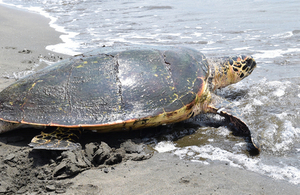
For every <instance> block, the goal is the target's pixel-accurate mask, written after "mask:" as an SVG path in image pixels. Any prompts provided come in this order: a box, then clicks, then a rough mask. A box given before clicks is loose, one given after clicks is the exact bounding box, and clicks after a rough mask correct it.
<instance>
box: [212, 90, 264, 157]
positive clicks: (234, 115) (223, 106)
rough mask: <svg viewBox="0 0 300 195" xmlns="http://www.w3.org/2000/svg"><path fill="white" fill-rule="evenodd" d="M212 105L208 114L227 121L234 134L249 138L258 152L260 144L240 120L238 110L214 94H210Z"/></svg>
mask: <svg viewBox="0 0 300 195" xmlns="http://www.w3.org/2000/svg"><path fill="white" fill-rule="evenodd" d="M211 96H212V103H211V105H209V107H208V112H210V113H215V114H219V115H221V116H223V117H225V118H226V119H227V120H229V122H230V124H231V125H232V126H233V127H234V129H235V130H236V133H237V134H239V135H243V136H249V137H250V138H251V141H252V144H253V146H254V147H255V148H257V149H258V151H260V144H259V143H258V141H257V135H256V133H255V132H254V131H251V130H250V129H249V127H248V126H247V124H246V123H245V122H244V120H243V119H242V114H241V112H239V109H238V108H237V107H236V106H234V105H233V104H232V103H230V102H229V101H227V100H225V99H224V98H222V97H219V96H217V95H215V94H211Z"/></svg>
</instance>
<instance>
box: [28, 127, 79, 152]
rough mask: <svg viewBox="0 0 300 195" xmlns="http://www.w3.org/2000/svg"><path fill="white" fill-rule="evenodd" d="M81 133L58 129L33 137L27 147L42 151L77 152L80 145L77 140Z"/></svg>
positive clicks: (75, 130)
mask: <svg viewBox="0 0 300 195" xmlns="http://www.w3.org/2000/svg"><path fill="white" fill-rule="evenodd" d="M80 135H81V131H80V130H79V129H67V128H61V127H58V128H57V129H56V130H54V131H52V132H50V133H45V132H41V134H40V135H37V136H35V137H34V138H33V139H32V140H31V143H29V144H28V145H29V146H30V147H32V148H33V149H44V150H77V149H81V145H80V144H79V143H76V142H77V141H78V140H79V137H80Z"/></svg>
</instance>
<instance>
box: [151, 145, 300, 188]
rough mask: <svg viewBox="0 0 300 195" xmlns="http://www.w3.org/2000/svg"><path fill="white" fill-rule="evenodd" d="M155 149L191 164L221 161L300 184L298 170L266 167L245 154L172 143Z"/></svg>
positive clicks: (216, 148) (274, 166)
mask: <svg viewBox="0 0 300 195" xmlns="http://www.w3.org/2000/svg"><path fill="white" fill-rule="evenodd" d="M155 149H156V150H157V151H158V152H171V153H173V154H175V155H177V156H179V157H180V158H182V159H185V158H188V159H189V160H191V161H193V162H199V163H202V164H210V161H222V162H226V163H228V164H229V165H230V166H232V167H238V168H242V169H246V170H249V171H253V172H256V173H260V174H263V175H267V176H269V177H272V178H274V179H280V180H287V181H289V182H290V183H293V184H300V170H299V169H298V168H296V167H293V166H290V165H284V164H281V165H268V164H266V163H264V162H262V160H261V159H260V158H252V157H249V156H247V155H245V154H235V153H232V152H229V151H226V150H223V149H221V148H219V147H214V146H212V145H203V146H187V147H183V148H179V147H176V145H175V144H174V143H173V142H170V141H167V142H166V141H163V142H159V143H158V144H157V145H156V146H155Z"/></svg>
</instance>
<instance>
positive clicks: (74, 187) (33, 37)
mask: <svg viewBox="0 0 300 195" xmlns="http://www.w3.org/2000/svg"><path fill="white" fill-rule="evenodd" d="M48 22H49V20H48V19H46V18H43V17H41V16H39V15H37V14H31V13H27V12H23V11H20V10H16V9H11V8H8V7H4V6H0V68H1V72H0V74H1V75H0V76H1V77H0V89H1V90H2V89H3V88H4V87H6V86H8V85H9V84H10V83H12V82H13V81H14V79H13V72H20V71H26V70H32V69H34V70H36V67H35V64H36V63H38V64H40V67H38V68H41V67H43V66H44V65H43V63H40V62H39V61H40V59H47V60H50V61H56V60H59V59H60V58H65V57H67V56H65V55H61V54H57V53H53V52H50V51H47V50H45V47H46V46H47V45H53V44H57V43H59V42H61V40H60V39H59V35H60V34H59V33H57V32H55V31H54V30H53V29H51V28H50V27H49V25H48ZM3 75H4V77H3ZM5 75H6V76H5ZM38 133H39V130H33V129H20V130H16V131H12V132H8V133H5V134H2V135H0V194H16V193H18V194H59V193H62V194H298V193H299V190H300V186H296V185H292V184H290V183H287V182H283V181H278V180H273V179H272V178H269V177H266V176H263V175H260V174H257V173H253V172H250V171H246V170H242V169H239V168H234V167H230V166H228V165H226V164H225V163H223V162H212V163H211V165H204V164H201V163H193V162H188V161H184V160H180V159H179V158H178V157H176V156H172V155H171V154H167V153H162V154H159V153H156V152H154V151H152V150H151V148H150V149H149V148H148V147H147V146H146V145H144V144H143V143H141V142H140V139H138V138H136V137H135V136H131V137H130V136H129V138H132V140H133V141H130V140H128V136H127V135H125V134H108V135H101V136H100V135H95V134H87V135H85V137H84V138H83V141H82V145H83V146H84V149H83V150H79V151H75V152H63V153H61V152H58V151H38V150H32V149H30V148H29V147H28V146H27V144H28V143H29V142H30V140H31V138H32V137H33V136H34V135H36V134H38ZM116 136H118V138H116ZM116 140H117V141H116ZM119 140H121V141H119ZM101 141H104V142H101ZM106 143H107V144H106Z"/></svg>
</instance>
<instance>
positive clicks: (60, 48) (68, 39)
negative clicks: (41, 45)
mask: <svg viewBox="0 0 300 195" xmlns="http://www.w3.org/2000/svg"><path fill="white" fill-rule="evenodd" d="M0 4H3V5H7V6H12V7H17V8H19V9H23V10H28V11H29V12H33V13H38V14H40V15H42V16H44V17H46V18H49V19H50V22H49V26H50V27H51V28H54V29H55V31H57V32H60V33H63V35H61V36H60V37H59V38H60V39H61V40H62V43H59V44H56V45H48V46H47V47H46V49H47V50H49V51H53V52H56V53H62V54H66V55H77V54H80V52H76V49H78V48H79V46H80V44H79V43H77V42H75V41H73V40H72V38H74V37H75V36H76V35H78V34H79V33H75V32H68V31H67V30H65V28H64V27H62V26H59V25H57V24H56V23H55V22H56V21H57V18H55V17H53V16H51V15H50V14H49V13H47V12H46V11H44V10H43V9H42V8H40V7H33V6H31V7H24V6H22V5H14V4H8V3H4V2H3V1H2V0H0Z"/></svg>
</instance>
